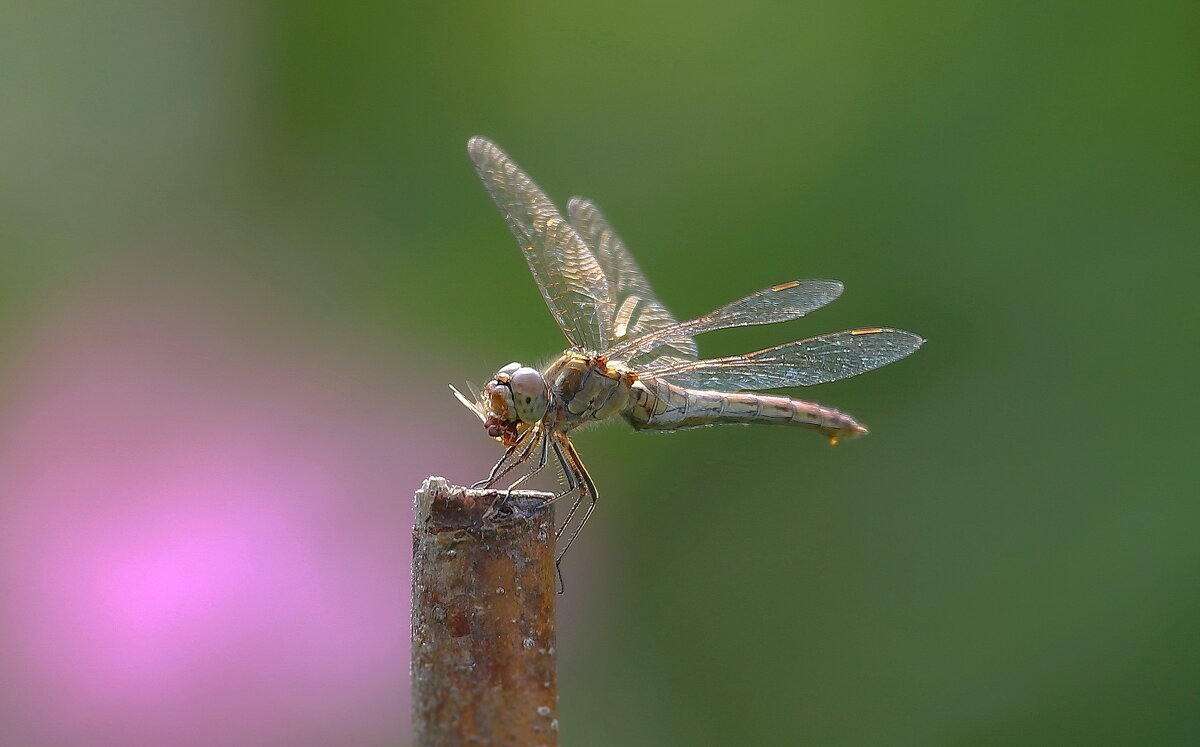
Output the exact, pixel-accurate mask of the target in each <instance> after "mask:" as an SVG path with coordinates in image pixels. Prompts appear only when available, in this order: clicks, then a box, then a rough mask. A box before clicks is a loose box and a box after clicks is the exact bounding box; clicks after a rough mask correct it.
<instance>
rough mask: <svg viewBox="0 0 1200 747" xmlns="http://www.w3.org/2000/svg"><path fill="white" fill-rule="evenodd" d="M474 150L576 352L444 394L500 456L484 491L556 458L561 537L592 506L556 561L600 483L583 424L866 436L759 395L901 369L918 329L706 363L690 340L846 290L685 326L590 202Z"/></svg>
mask: <svg viewBox="0 0 1200 747" xmlns="http://www.w3.org/2000/svg"><path fill="white" fill-rule="evenodd" d="M467 149H468V152H469V153H470V155H471V160H472V161H474V162H475V169H476V170H477V171H478V172H479V177H480V178H481V179H482V180H483V184H484V186H485V187H487V190H488V192H489V193H490V194H491V196H492V199H493V200H494V201H495V203H496V206H497V207H498V208H500V212H501V214H502V215H503V216H504V220H505V222H506V223H508V227H509V229H510V230H511V231H512V233H513V235H514V236H515V237H516V239H517V244H518V245H519V246H520V248H521V253H522V254H523V255H524V256H525V261H526V262H528V263H529V269H530V270H531V271H532V272H533V277H534V280H535V281H536V282H537V286H538V290H540V291H541V294H542V298H544V299H545V301H546V305H547V306H548V307H549V308H550V313H551V315H553V317H554V320H555V321H556V322H558V326H559V327H560V328H561V329H562V331H563V334H565V335H566V337H567V341H568V342H570V344H571V347H570V348H569V349H568V350H566V351H565V352H564V353H563V354H562V355H560V356H559V357H558V358H557V359H556V360H555V361H554V362H553V363H551V364H550V365H549V366H547V367H546V368H545V369H543V370H541V371H539V370H537V369H536V368H531V367H529V366H525V365H522V364H520V363H510V364H508V365H507V366H504V367H503V368H501V369H500V370H499V371H497V372H496V374H495V376H493V377H492V379H491V380H490V381H489V382H488V383H487V384H486V385H485V386H484V387H483V391H482V392H481V393H479V395H478V396H477V397H476V398H475V399H474V400H472V399H468V398H467V397H466V396H464V395H463V394H462V393H461V392H459V391H458V390H457V389H455V388H454V387H453V386H451V387H450V388H451V389H452V390H453V391H454V394H455V396H456V397H458V399H459V401H461V402H462V403H463V404H464V405H466V406H467V408H469V409H470V410H471V411H472V412H474V413H475V414H476V415H477V416H478V417H479V419H480V420H482V421H483V424H484V427H485V428H486V429H487V432H488V435H490V436H492V437H493V438H495V439H496V440H497V441H499V442H500V443H502V444H503V445H504V446H505V447H506V449H505V451H504V454H503V456H502V457H501V458H500V460H499V461H498V462H496V465H495V467H493V468H492V471H491V473H490V474H489V475H488V477H487V478H485V479H484V480H481V481H480V482H479V483H477V486H483V487H492V486H494V485H496V484H498V483H500V482H501V481H502V480H504V479H505V478H506V477H508V476H509V475H511V474H512V473H513V472H514V471H515V470H521V469H523V474H520V476H519V477H517V478H516V479H515V480H513V481H512V482H511V483H510V485H509V489H510V490H511V489H512V488H515V487H516V486H518V485H520V484H521V483H523V482H525V481H526V480H528V479H529V478H530V477H532V476H533V475H534V474H536V473H537V472H538V471H540V470H541V469H542V468H543V467H545V466H546V464H547V463H548V462H549V461H550V459H551V457H553V459H554V460H555V461H556V462H557V463H558V464H559V465H561V467H562V474H563V476H564V477H565V482H566V485H565V489H564V490H563V491H562V492H560V493H558V494H557V495H556V496H555V498H554V500H558V499H560V498H563V497H565V496H568V495H572V494H574V495H575V501H574V503H573V504H572V506H571V509H570V510H569V511H568V512H567V516H566V519H565V520H564V521H563V522H562V524H561V525H560V527H559V529H558V530H557V535H556V537H557V538H561V535H562V533H563V532H565V531H566V528H567V527H568V526H569V525H570V523H571V519H572V518H573V517H574V516H575V513H576V511H577V510H578V509H579V507H580V505H583V504H584V503H585V502H586V504H587V508H586V510H585V511H584V513H583V518H582V519H580V521H579V523H578V525H577V526H576V527H575V530H574V531H573V532H572V533H571V535H570V536H569V537H568V538H567V541H566V544H565V545H564V546H563V547H562V549H561V550H560V552H559V554H558V560H559V561H561V560H562V557H563V555H565V554H566V552H567V550H568V549H569V548H570V547H571V544H572V543H573V542H574V541H575V538H576V537H578V536H579V532H580V531H581V530H582V529H583V526H584V524H586V523H587V520H588V518H589V517H590V516H591V514H592V511H593V510H594V509H595V507H596V497H597V491H596V485H595V483H594V482H593V481H592V478H591V476H589V475H588V471H587V469H586V468H585V467H584V466H583V462H582V461H581V460H580V458H579V455H578V454H577V453H576V451H575V447H574V446H573V445H572V444H571V439H570V437H569V434H570V433H571V431H573V430H574V429H575V428H578V427H579V426H582V425H586V424H588V423H591V422H595V421H600V420H606V419H609V418H617V417H619V418H623V419H624V420H625V421H627V422H628V423H629V424H630V425H632V426H633V427H634V428H635V429H638V430H665V429H671V430H675V429H681V428H695V427H700V426H706V425H714V424H718V423H768V424H775V425H797V426H801V427H803V428H811V429H813V430H816V431H819V432H820V433H822V434H824V435H825V436H826V437H828V439H829V441H830V443H837V442H838V441H840V440H844V439H848V438H853V437H856V436H861V435H863V434H865V433H866V432H867V429H866V427H865V426H863V425H862V424H861V423H860V422H858V421H857V420H856V419H855V418H854V417H852V416H851V415H849V414H847V413H845V412H842V411H841V410H837V409H834V408H832V407H826V406H824V405H820V404H817V403H814V402H805V401H802V400H798V399H791V398H789V397H781V396H773V395H767V394H759V393H756V392H754V391H752V390H759V389H776V388H780V387H790V386H809V385H812V384H822V383H825V382H828V381H836V380H838V379H844V378H846V377H848V376H854V375H856V374H860V373H863V372H865V371H870V370H871V369H874V368H878V367H880V366H883V365H886V364H888V363H891V362H893V361H896V360H899V359H901V358H903V357H904V356H906V355H909V354H910V353H912V352H914V351H915V350H916V349H917V348H919V347H920V346H921V344H922V343H923V342H924V340H922V339H921V338H920V337H918V336H917V335H914V334H912V333H911V332H904V331H902V330H898V329H887V328H884V327H870V328H864V329H851V330H846V331H844V332H835V333H833V334H828V335H821V336H819V337H812V338H809V339H806V340H798V341H796V342H789V343H786V344H784V345H777V346H775V347H771V348H767V349H765V350H759V351H757V352H753V353H747V354H745V355H732V356H728V357H724V358H710V359H707V360H702V359H700V358H699V355H698V350H697V348H696V342H695V340H694V339H693V338H694V337H695V336H696V335H699V334H701V333H704V332H711V331H713V330H717V329H725V328H728V327H743V326H748V325H754V324H772V323H775V322H784V321H789V320H791V319H797V318H799V317H802V316H804V315H805V314H807V313H808V312H810V311H813V310H815V309H819V308H821V307H822V306H824V305H826V304H828V303H829V302H831V301H833V300H834V299H835V298H837V297H838V296H839V295H840V294H841V292H842V284H841V283H839V282H838V281H836V280H791V281H788V282H786V283H780V284H779V285H775V286H772V287H770V288H766V289H765V290H761V291H759V292H757V293H754V294H751V295H749V296H747V297H745V298H743V299H741V300H738V301H734V302H733V303H731V304H728V305H726V306H722V307H721V308H719V309H717V310H716V311H713V312H710V313H708V314H705V315H704V316H701V317H697V318H696V319H692V320H689V321H683V322H680V321H678V320H676V319H675V317H673V316H672V315H671V312H669V311H667V309H666V307H664V306H663V305H662V304H661V303H660V302H659V301H658V299H657V298H655V296H654V293H653V291H652V290H651V289H650V283H649V282H648V281H647V280H646V277H645V276H644V275H643V274H642V271H641V270H640V269H639V268H638V266H637V263H635V262H634V260H633V257H632V256H631V255H630V253H629V250H628V249H626V247H625V244H624V243H623V242H622V241H621V239H620V238H619V237H618V236H617V235H616V233H614V232H613V230H612V228H611V227H609V225H608V221H607V220H605V218H604V216H603V215H602V214H601V213H600V211H599V210H598V209H597V208H596V206H595V205H594V204H593V203H592V202H591V201H589V200H586V199H583V198H580V197H574V198H572V199H571V200H570V201H569V202H568V203H567V218H564V217H563V216H562V214H561V213H559V211H558V209H557V208H556V207H555V206H554V203H552V202H551V201H550V199H549V198H548V197H547V196H546V194H545V193H544V192H542V190H541V189H540V188H538V186H537V185H536V184H534V182H533V180H532V179H530V178H529V176H528V175H527V174H526V173H525V172H524V171H522V170H521V168H520V167H519V166H517V164H516V163H514V162H513V161H512V159H511V158H509V157H508V155H507V154H505V153H504V151H502V150H500V148H498V147H497V146H496V144H495V143H492V142H491V141H489V140H487V139H485V138H482V137H476V138H472V139H471V141H470V142H469V143H468V146H467Z"/></svg>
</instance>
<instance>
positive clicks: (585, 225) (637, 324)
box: [567, 197, 698, 364]
mask: <svg viewBox="0 0 1200 747" xmlns="http://www.w3.org/2000/svg"><path fill="white" fill-rule="evenodd" d="M567 214H568V215H569V216H570V218H571V224H572V225H574V226H575V230H576V231H578V232H579V235H580V236H581V237H583V240H584V241H585V242H586V243H587V245H588V246H589V247H591V249H592V252H593V253H594V254H595V255H596V261H597V262H598V263H599V265H600V270H601V271H602V272H603V273H604V276H605V278H607V279H608V290H609V293H610V294H611V301H612V307H613V309H614V310H615V311H614V316H613V326H612V339H610V340H606V341H605V343H606V344H605V346H604V347H606V348H607V347H611V346H613V345H617V344H620V343H622V342H625V341H627V340H631V339H633V338H636V337H640V336H642V335H644V334H645V333H647V332H652V331H654V330H657V329H662V328H664V327H669V326H671V325H673V324H677V323H678V322H677V320H676V319H675V317H674V316H672V315H671V312H669V311H667V309H666V307H665V306H663V305H662V304H661V303H660V302H659V301H658V299H657V298H656V297H655V296H654V291H653V290H652V289H651V288H650V281H648V280H646V276H645V274H643V273H642V270H641V268H640V267H638V265H637V262H635V261H634V260H633V255H632V254H630V253H629V250H628V249H627V248H626V247H625V242H623V241H621V237H620V236H618V235H617V234H616V232H615V231H613V229H612V226H610V225H609V224H608V220H607V219H605V217H604V214H603V213H601V212H600V209H599V208H597V207H596V205H595V203H593V202H592V201H591V200H587V199H584V198H582V197H572V198H571V201H570V202H568V203H567ZM697 355H698V351H697V349H696V341H695V340H693V339H692V338H691V337H688V336H682V337H677V338H673V339H667V340H662V341H661V342H659V343H658V344H657V345H655V346H653V347H650V348H645V349H642V350H640V351H639V352H638V354H637V355H636V356H631V357H630V358H629V359H628V360H627V362H628V363H630V364H643V363H649V362H650V361H658V360H673V361H674V360H695V359H696V356H697Z"/></svg>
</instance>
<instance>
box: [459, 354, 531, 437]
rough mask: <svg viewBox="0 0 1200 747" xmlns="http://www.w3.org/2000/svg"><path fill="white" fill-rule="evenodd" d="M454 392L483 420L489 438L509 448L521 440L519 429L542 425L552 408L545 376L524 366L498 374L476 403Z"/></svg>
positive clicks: (506, 368)
mask: <svg viewBox="0 0 1200 747" xmlns="http://www.w3.org/2000/svg"><path fill="white" fill-rule="evenodd" d="M450 388H451V389H453V390H454V395H455V396H456V397H458V401H459V402H462V403H463V405H465V406H466V407H467V409H469V410H471V411H472V412H474V413H475V414H476V415H478V416H479V419H480V420H482V421H483V425H484V427H485V428H487V432H488V435H489V436H491V437H492V438H494V439H496V440H497V441H499V442H500V443H502V444H504V445H505V446H511V445H512V444H513V443H514V442H515V441H516V440H517V434H518V426H520V425H532V424H533V423H536V422H538V421H540V420H541V419H542V418H543V417H544V416H545V415H546V410H547V408H548V407H549V391H548V389H547V388H546V381H545V380H544V379H543V378H542V375H541V373H539V372H538V370H537V369H535V368H529V367H528V366H522V365H521V364H520V363H510V364H508V365H507V366H505V367H504V368H502V369H500V370H499V371H497V372H496V375H495V376H494V377H492V380H491V381H489V382H488V383H487V384H486V385H484V387H483V392H481V393H480V395H479V398H478V400H477V401H475V402H472V401H470V400H469V399H467V398H466V397H464V396H463V395H462V393H461V392H459V391H458V390H457V389H454V387H450Z"/></svg>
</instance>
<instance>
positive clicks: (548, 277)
mask: <svg viewBox="0 0 1200 747" xmlns="http://www.w3.org/2000/svg"><path fill="white" fill-rule="evenodd" d="M467 150H468V152H469V153H470V154H471V160H472V161H474V162H475V169H476V171H478V172H479V178H480V179H482V180H483V184H484V186H485V187H487V190H488V192H489V193H490V194H491V196H492V200H493V201H494V202H495V203H496V207H498V208H500V212H501V214H502V215H503V216H504V220H505V222H506V223H508V227H509V230H511V231H512V233H513V236H515V237H516V239H517V244H518V245H520V247H521V249H522V252H521V253H522V254H524V255H525V261H526V262H528V263H529V269H530V270H531V271H532V272H533V278H534V280H536V281H537V284H538V289H539V290H540V291H541V292H542V297H543V298H545V299H546V305H547V306H549V307H550V313H551V314H552V315H553V316H554V320H555V321H556V322H558V326H559V327H561V328H562V331H563V334H565V335H566V336H567V339H568V340H570V341H571V344H572V345H576V346H579V347H582V348H584V349H587V350H593V351H596V350H599V349H600V348H602V347H605V345H604V341H605V340H608V339H610V338H611V337H612V320H613V311H614V310H613V305H612V294H611V292H610V290H609V287H608V280H607V279H606V278H605V276H604V272H603V271H602V270H601V269H600V265H599V263H598V262H597V261H596V257H595V256H594V255H593V254H592V250H591V249H589V248H588V245H587V244H586V243H585V242H584V240H583V239H582V238H581V237H580V236H579V233H578V232H577V231H576V230H575V229H574V228H573V227H572V226H571V224H570V223H568V222H567V221H566V220H564V219H563V217H562V215H561V214H560V213H559V212H558V209H557V208H555V207H554V203H552V202H550V198H549V197H547V196H546V194H545V193H544V192H542V190H541V189H540V188H539V187H538V186H537V184H534V182H533V180H532V179H530V178H529V175H528V174H526V173H525V172H524V171H522V170H521V168H520V167H519V166H517V164H516V163H514V162H513V160H512V159H511V158H509V157H508V155H507V154H506V153H505V152H504V151H502V150H500V148H499V147H497V146H496V144H495V143H493V142H491V141H490V140H487V139H486V138H481V137H474V138H471V141H470V142H469V143H468V144H467Z"/></svg>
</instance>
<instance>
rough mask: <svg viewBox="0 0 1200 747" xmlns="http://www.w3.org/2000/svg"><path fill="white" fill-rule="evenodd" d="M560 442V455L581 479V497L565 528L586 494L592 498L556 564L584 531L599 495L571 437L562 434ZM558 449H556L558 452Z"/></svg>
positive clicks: (571, 511)
mask: <svg viewBox="0 0 1200 747" xmlns="http://www.w3.org/2000/svg"><path fill="white" fill-rule="evenodd" d="M555 435H556V436H557V435H559V434H555ZM560 442H561V444H562V454H561V455H560V456H566V458H567V460H568V461H569V463H570V471H574V472H575V477H576V479H578V480H579V481H580V484H579V485H578V486H577V487H578V488H579V499H578V500H577V501H575V505H573V506H572V507H571V510H570V511H569V512H568V513H567V521H566V522H564V523H563V529H564V530H565V529H566V528H567V523H569V522H570V521H571V517H573V516H574V515H575V511H576V509H578V508H579V504H580V503H582V502H583V499H584V497H585V496H586V497H588V498H589V499H590V502H589V503H588V507H587V510H586V511H584V512H583V518H582V519H580V520H579V525H578V526H576V527H575V531H574V532H572V533H571V536H570V537H569V538H568V539H567V544H566V545H564V546H563V549H562V550H561V551H560V552H559V553H558V557H557V558H555V559H554V564H555V566H558V564H559V563H562V559H563V556H564V555H566V554H567V550H570V549H571V545H572V544H574V542H575V538H576V537H578V536H579V533H580V532H582V531H583V527H584V526H585V525H586V524H587V523H588V519H589V518H591V516H592V512H593V511H595V510H596V498H597V497H598V494H597V492H596V483H594V482H592V476H591V475H589V474H588V471H587V468H586V467H584V466H583V460H581V459H580V458H579V454H577V453H576V452H575V447H574V446H572V445H571V441H570V439H568V438H567V437H566V435H561V436H560V437H559V438H557V439H556V440H555V444H556V445H558V444H559V443H560ZM557 451H558V450H557V449H556V453H557Z"/></svg>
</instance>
